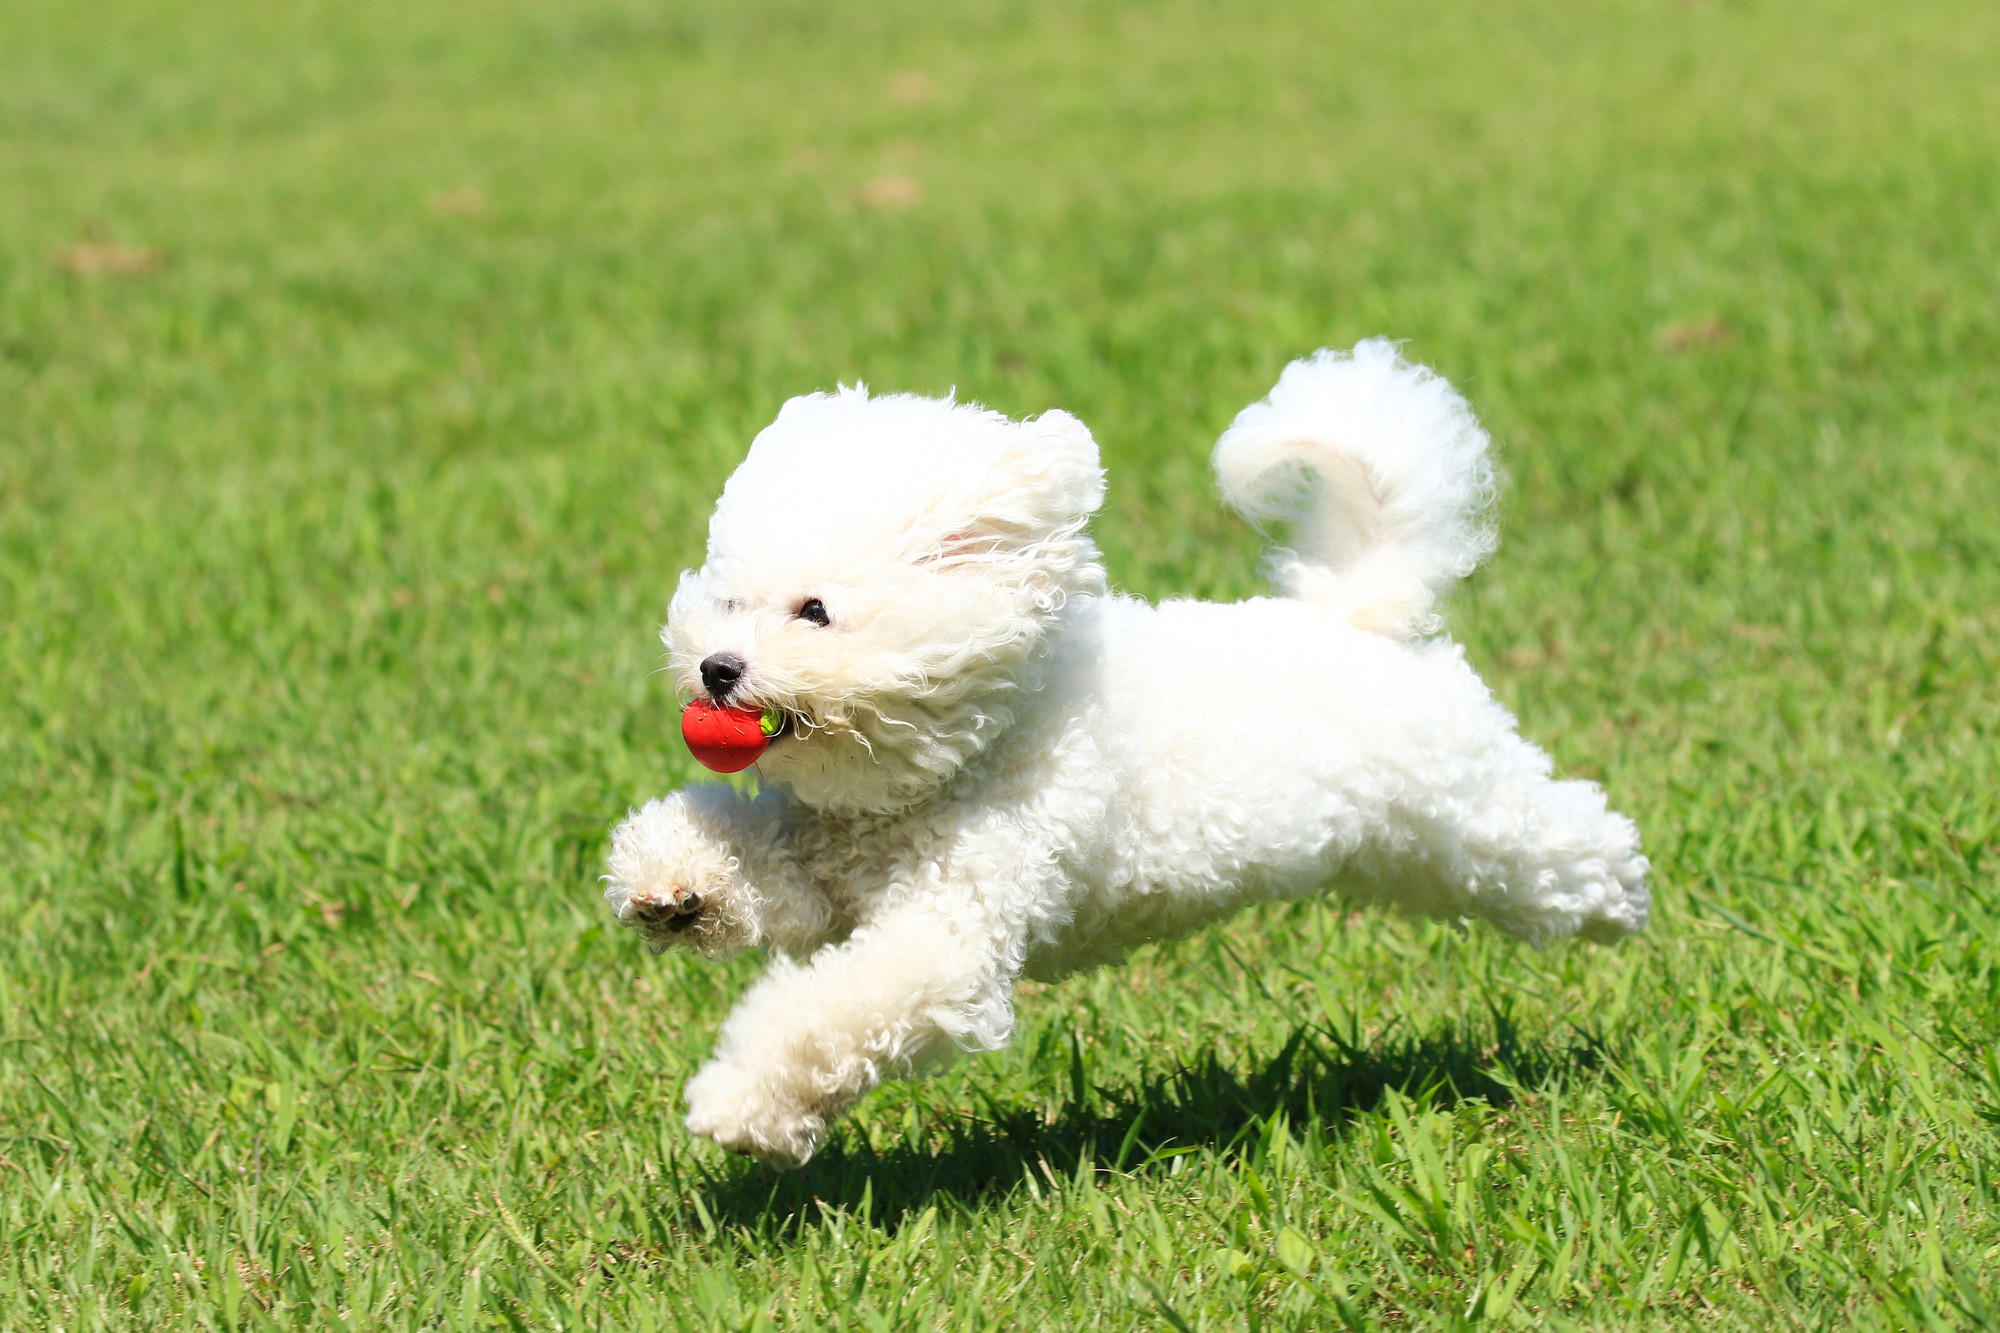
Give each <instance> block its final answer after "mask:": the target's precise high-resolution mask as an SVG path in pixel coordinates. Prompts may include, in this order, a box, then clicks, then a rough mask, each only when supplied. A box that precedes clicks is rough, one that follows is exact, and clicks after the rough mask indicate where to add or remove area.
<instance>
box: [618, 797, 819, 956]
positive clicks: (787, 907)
mask: <svg viewBox="0 0 2000 1333" xmlns="http://www.w3.org/2000/svg"><path fill="white" fill-rule="evenodd" d="M784 814H785V810H784V801H783V798H782V797H780V796H776V795H767V796H763V797H759V798H757V799H755V800H752V799H750V798H749V797H746V796H743V795H741V794H739V793H738V792H736V791H734V790H733V789H731V788H729V787H724V786H720V785H715V786H702V787H689V788H687V789H686V790H685V791H677V792H675V793H674V794H673V795H671V796H664V797H661V798H660V799H659V800H657V801H649V802H647V803H646V806H645V808H644V809H642V810H640V811H638V812H637V813H635V814H633V815H631V816H629V817H628V818H627V819H626V820H625V822H624V823H622V824H620V825H619V826H618V829H617V831H616V832H614V833H613V834H612V835H611V857H610V861H609V866H608V868H609V870H610V873H609V874H607V875H606V876H605V877H604V879H605V883H606V888H605V890H604V897H605V899H606V900H607V901H608V902H610V904H611V906H612V910H614V911H616V912H617V913H618V919H619V921H620V922H621V923H623V924H624V925H627V926H630V927H631V928H632V929H634V930H636V931H638V932H639V933H640V934H641V935H643V936H645V937H646V942H647V944H648V945H649V946H650V947H651V948H652V950H653V952H654V953H660V952H662V951H664V950H665V949H666V948H667V947H668V946H669V945H673V944H682V945H686V946H687V947H689V948H692V949H696V950H698V951H700V952H702V953H706V954H713V955H723V954H730V953H735V952H737V951H738V950H740V949H748V948H753V947H756V946H758V945H764V946H768V947H771V948H774V949H777V950H779V951H781V952H784V953H788V954H791V955H793V956H794V957H799V958H803V957H805V956H806V955H807V954H809V953H811V952H812V951H813V949H815V948H817V947H818V946H819V944H820V943H821V942H822V941H823V940H825V939H826V938H827V936H828V934H829V933H830V932H831V931H832V930H833V928H834V926H835V924H836V923H835V915H834V911H833V906H832V904H831V903H829V902H828V901H827V898H826V895H825V894H824V893H822V892H821V891H820V889H819V887H818V886H817V885H815V884H814V883H813V882H812V880H811V879H810V878H809V877H808V876H807V875H806V874H805V872H804V871H802V870H801V869H800V868H799V866H798V863H797V861H796V860H795V859H794V858H793V856H792V854H791V848H790V846H789V844H788V841H787V839H786V835H785V827H784Z"/></svg>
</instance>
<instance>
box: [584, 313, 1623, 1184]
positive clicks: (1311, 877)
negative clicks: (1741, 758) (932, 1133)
mask: <svg viewBox="0 0 2000 1333" xmlns="http://www.w3.org/2000/svg"><path fill="white" fill-rule="evenodd" d="M1215 468H1216V472H1217V474H1218V476H1219V478H1220V480H1221V484H1222V492H1223V497H1224V498H1225V499H1226V500H1227V501H1228V502H1229V503H1230V504H1231V505H1232V506H1234V507H1235V508H1236V509H1238V510H1239V511H1241V512H1242V513H1244V514H1245V515H1247V516H1249V517H1251V518H1252V519H1255V520H1271V519H1276V520H1284V521H1287V522H1290V523H1292V524H1293V525H1294V526H1293V533H1294V537H1295V547H1294V549H1289V550H1278V551H1275V552H1273V554H1272V557H1271V561H1270V568H1271V573H1272V575H1273V578H1274V581H1275V582H1276V584H1277V585H1278V587H1279V588H1281V589H1282V590H1283V592H1284V594H1285V595H1284V596H1283V597H1279V598H1256V599H1253V600H1251V601H1247V602H1241V603H1237V604H1234V605H1218V604H1214V603H1208V602H1195V601H1170V602H1166V603H1164V604H1162V605H1159V606H1151V605H1148V604H1146V603H1145V602H1142V601H1138V600H1136V599H1133V598H1130V597H1123V596H1119V595H1117V594H1114V593H1110V592H1108V591H1107V590H1106V587H1105V577H1104V569H1103V566H1102V564H1101V563H1100V562H1099V559H1098V554H1097V550H1096V548H1095V547H1094V546H1093V545H1092V544H1091V541H1090V538H1089V537H1088V536H1086V535H1085V532H1084V525H1085V524H1086V523H1087V522H1088V521H1089V518H1090V515H1091V513H1092V512H1093V511H1094V510H1096V508H1097V507H1098V504H1099V502H1100V501H1101V499H1102V498H1103V495H1104V479H1103V474H1102V471H1101V470H1100V468H1099V466H1098V459H1097V447H1096V445H1095V444H1094V443H1093V442H1092V440H1091V437H1090V432H1089V431H1088V430H1086V429H1085V428H1084V426H1083V424H1082V423H1081V422H1079V421H1078V420H1077V419H1076V418H1075V417H1072V416H1070V415H1068V414H1067V413H1064V412H1048V413H1046V414H1044V415H1042V416H1040V417H1036V418H1034V419H1033V420H1029V421H1021V422H1016V421H1010V420H1008V419H1006V418H1005V417H1003V416H1001V415H999V414H998V413H995V412H990V411H987V410H985V409H982V408H980V407H977V406H974V405H970V404H960V403H953V402H951V401H949V400H937V399H929V398H918V397H912V396H908V395H896V396H893V397H886V398H884V397H870V396H869V394H868V393H867V391H866V389H865V388H861V387H855V388H851V389H848V388H843V389H841V390H840V391H839V392H838V393H831V394H827V393H816V394H811V395H808V396H806V397H803V398H794V399H793V400H791V401H790V402H788V403H786V404H785V406H784V408H783V410H782V411H780V412H779V413H778V419H777V420H776V421H775V422H773V423H772V424H771V425H770V426H769V427H768V428H766V429H765V430H764V431H763V432H762V433H761V434H759V435H758V436H757V439H756V441H755V443H753V444H752V445H751V447H750V453H749V456H748V457H747V458H745V459H744V461H743V465H742V466H741V467H740V468H738V469H737V471H736V473H735V475H734V476H732V477H731V478H730V479H729V482H728V484H727V485H726V486H725V487H724V488H723V492H722V499H721V501H720V503H718V504H717V506H716V509H715V516H714V518H713V519H712V521H711V522H710V525H709V537H708V561H707V563H706V564H705V565H703V566H702V568H701V569H699V570H693V571H689V572H688V573H686V574H684V575H683V576H682V579H681V583H680V587H679V590H678V591H677V593H676V594H675V596H674V599H673V605H672V608H671V610H670V611H669V614H668V623H667V627H666V630H665V632H664V638H665V640H666V642H667V644H668V646H669V648H670V649H671V665H672V671H673V674H674V679H675V683H676V685H677V686H678V687H679V688H680V689H681V690H682V691H683V692H684V693H686V694H687V695H691V696H695V697H702V696H707V697H709V698H711V699H713V700H714V701H715V702H716V703H719V704H720V703H726V704H729V705H747V706H749V707H754V708H775V709H777V710H780V712H778V713H776V714H772V715H771V716H774V717H782V718H783V726H782V730H780V732H779V734H778V736H777V739H776V740H775V741H774V742H773V743H772V744H771V745H770V748H769V749H768V750H767V751H765V752H764V754H763V756H762V758H761V761H760V764H759V772H760V776H761V778H762V784H763V794H762V795H760V796H758V797H756V798H754V799H753V798H751V797H749V796H746V795H742V794H739V793H738V792H736V791H734V790H732V789H731V788H729V787H727V786H723V785H720V784H716V785H708V786H699V787H691V788H689V789H687V790H685V791H680V792H676V793H674V794H673V795H671V796H668V797H665V798H663V799H661V800H656V801H653V802H651V803H650V804H648V805H647V806H646V807H645V808H644V809H643V810H640V811H639V812H638V813H636V814H634V815H632V816H631V817H630V818H628V819H627V820H626V821H625V823H624V824H623V825H622V826H621V827H620V828H619V829H618V830H617V833H616V834H615V835H614V838H613V844H612V852H611V858H610V872H611V873H610V874H609V875H608V876H607V877H606V878H607V880H608V882H609V884H610V888H609V889H608V890H607V892H606V894H605V896H606V898H607V899H609V900H610V902H611V904H612V905H613V906H614V907H615V908H616V909H617V912H618V916H619V919H620V920H621V921H623V922H624V923H625V924H626V925H629V926H631V927H633V928H634V929H636V930H638V931H639V932H640V933H641V934H642V935H644V936H645V937H646V939H647V940H648V942H649V943H650V944H651V945H652V947H653V949H654V952H659V951H661V950H662V949H664V948H665V947H666V946H668V945H669V944H684V945H687V946H690V947H692V948H695V949H697V950H700V951H701V952H704V953H709V954H725V953H729V952H732V951H735V950H738V949H747V948H752V947H758V946H762V947H764V948H766V949H768V950H770V952H771V955H772V959H771V967H770V970H769V971H768V972H767V973H765V975H764V976H763V977H762V978H761V979H760V980H759V981H758V982H757V983H756V984H755V985H754V986H753V987H752V988H751V989H750V991H749V993H748V994H747V995H745V996H744V998H743V1000H742V1002H741V1003H740V1004H739V1005H738V1006H737V1008H736V1009H735V1011H734V1012H733V1013H731V1014H730V1015H729V1017H728V1019H727V1020H726V1021H725V1022H724V1024H723V1026H722V1035H721V1042H720V1044H719V1046H718V1048H717V1050H716V1053H715V1056H714V1058H713V1059H712V1060H711V1061H710V1062H709V1063H708V1064H707V1065H705V1066H704V1067H703V1068H702V1069H701V1071H700V1072H699V1073H698V1074H696V1076H695V1078H694V1079H693V1081H692V1082H690V1083H689V1085H688V1089H687V1098H688V1107H689V1110H688V1117H687V1123H688V1127H689V1128H690V1129H692V1130H694V1131H695V1132H696V1133H699V1134H705V1135H707V1136H709V1137H710V1138H712V1139H714V1140H715V1141H716V1142H717V1143H719V1144H721V1145H722V1146H724V1147H725V1148H730V1149H734V1150H736V1151H739V1152H746V1153H750V1154H753V1155H755V1156H757V1157H759V1158H762V1159H764V1160H765V1161H768V1162H771V1163H774V1164H780V1165H791V1164H796V1163H801V1162H804V1161H806V1160H807V1159H808V1158H809V1157H811V1156H812V1154H813V1152H814V1150H815V1149H816V1148H817V1147H818V1146H819V1145H820V1143H821V1141H822V1140H823V1139H824V1137H825V1135H826V1132H827V1125H828V1122H829V1121H831V1120H833V1119H834V1118H836V1117H837V1116H839V1115H840V1114H841V1113H842V1112H843V1111H845V1110H846V1109H847V1108H848V1107H850V1106H851V1105H852V1104H853V1103H854V1102H855V1101H856V1100H857V1099H858V1098H860V1097H861V1096H862V1095H863V1094H864V1093H866V1092H867V1091H868V1090H869V1089H871V1088H873V1087H874V1086H875V1085H876V1084H877V1083H878V1082H880V1081H881V1080H882V1079H884V1078H886V1077H894V1076H907V1075H910V1074H913V1073H916V1072H918V1071H921V1070H923V1069H924V1068H926V1067H929V1066H934V1065H936V1064H937V1063H938V1062H940V1061H942V1060H945V1059H946V1058H948V1057H949V1056H950V1054H951V1053H952V1052H953V1050H954V1049H955V1048H969V1049H993V1048H997V1047H1000V1046H1002V1045H1004V1044H1005V1043H1006V1042H1007V1040H1008V1037H1009V1034H1010V1033H1011V1031H1012V1029H1013V1025H1014V1015H1013V1003H1012V992H1013V986H1014V981H1015V979H1016V978H1017V977H1021V976H1030V977H1034V978H1037V979H1050V978H1055V977H1060V976H1063V975H1065V974H1067V973H1071V972H1074V971H1077V970H1078V969H1081V968H1087V967H1092V966H1095V965H1097V964H1100V963H1105V962H1110V961H1113V960H1116V959H1118V958H1119V957H1121V956H1122V955H1124V954H1125V953H1127V952H1128V951H1129V950H1131V949H1133V948H1134V947H1136V946H1138V945H1140V944H1143V943H1145V942H1146V941H1149V940H1159V939H1165V938H1168V937H1171V936H1176V935H1182V934H1185V933H1187V932H1189V931H1192V930H1194V929H1196V928H1198V927H1200V926H1202V925H1205V924H1207V923H1209V922H1213V921H1217V920H1220V919H1222V918H1224V917H1227V916H1228V915H1230V914H1231V913H1233V912H1235V911H1236V910H1237V909H1238V908H1240V907H1242V906H1243V905H1244V904H1245V903H1251V902H1259V901H1263V900H1268V899H1292V898H1303V897H1307V896H1310V895H1315V894H1319V893H1323V892H1326V891H1328V890H1329V889H1331V890H1335V891H1337V892H1339V893H1341V894H1344V895H1348V896H1350V897H1354V898H1358V899H1364V900H1368V901H1373V902H1379V903H1384V904H1387V905H1389V906H1392V907H1395V908H1399V909H1401V910H1404V911H1409V912H1418V913H1424V914H1428V915H1432V916H1439V917H1448V918H1454V919H1456V918H1465V917H1478V918H1481V919H1483V920H1486V921H1490V922H1492V923H1493V924H1494V925H1495V926H1497V927H1499V928H1500V929H1501V930H1503V931H1505V932H1507V933H1508V934H1510V935H1515V936H1518V937H1520V938H1522V939H1526V940H1530V941H1533V942H1535V943H1537V944H1539V943H1542V942H1545V941H1549V940H1554V939H1559V938H1561V937H1564V936H1568V935H1572V934H1577V933H1581V934H1582V935H1583V936H1584V937H1585V938H1587V939H1591V940H1597V941H1611V940H1616V939H1618V938H1620V937H1621V936H1624V935H1626V934H1628V933H1630V932H1633V931H1637V930H1639V929H1641V928H1643V927H1644V925H1645V923H1646V913H1647V906H1648V897H1647V891H1646V887H1645V876H1646V870H1647V866H1646V859H1645V857H1643V856H1641V855H1640V853H1639V836H1638V830H1637V829H1636V828H1634V827H1633V824H1632V822H1631V821H1630V820H1629V819H1626V818H1625V817H1624V816H1622V815H1619V814H1616V813H1613V812H1612V811H1609V810H1607V809H1606V808H1605V802H1604V795H1603V793H1602V792H1601V791H1600V790H1599V789H1598V788H1597V787H1596V786H1595V785H1593V784H1591V783H1588V782H1574V781H1572V782H1564V781H1558V780H1556V779H1555V778H1553V777H1552V776H1550V762H1549V759H1548V757H1547V756H1546V755H1545V754H1543V753H1542V751H1540V750H1538V749H1536V748H1535V747H1534V746H1533V745H1531V744H1529V743H1528V742H1527V741H1525V740H1523V739H1522V738H1521V737H1520V736H1519V734H1517V732H1516V730H1515V723H1514V719H1513V718H1512V717H1511V716H1509V715H1508V713H1507V711H1506V710H1505V709H1504V708H1502V707H1501V706H1500V704H1499V703H1497V702H1496V701H1495V700H1494V698H1493V696H1492V695H1491V693H1489V692H1488V690H1487V689H1486V687H1485V686H1484V685H1483V684H1481V682H1480V680H1479V678H1478V677H1477V676H1475V675H1474V674H1473V672H1472V670H1471V668H1470V667H1468V666H1467V665H1466V662H1465V656H1464V653H1463V651H1462V650H1461V649H1460V648H1459V647H1458V646H1457V645H1455V644H1453V643H1452V642H1451V641H1450V640H1449V639H1446V638H1444V637H1441V636H1440V635H1438V629H1439V620H1438V617H1437V616H1436V615H1435V614H1433V607H1434V605H1435V604H1436V601H1437V598H1438V597H1439V595H1440V594H1442V593H1443V592H1445V590H1446V589H1447V588H1449V587H1450V586H1451V584H1452V583H1453V582H1454V581H1455V580H1456V579H1458V578H1459V577H1460V576H1462V575H1464V574H1467V573H1469V572H1470V571H1471V570H1472V568H1473V566H1474V565H1476V564H1477V563H1478V562H1479V560H1480V559H1481V558H1482V557H1484V556H1485V555H1486V554H1487V553H1488V552H1490V551H1491V550H1492V548H1493V544H1494V536H1493V530H1492V527H1491V524H1490V521H1489V519H1488V517H1487V513H1488V510H1489V508H1490V505H1491V501H1492V499H1493V494H1494V472H1493V467H1492V464H1491V462H1490V460H1489V458H1488V442H1487V438H1486V434H1485V432H1484V431H1483V430H1481V429H1480V427H1479V424H1478V423H1477V422H1476V421H1475V420H1474V418H1473V415H1472V413H1471V411H1470V409H1469V408H1468V407H1467V405H1466V403H1465V400H1464V399H1463V398H1461V397H1460V396H1459V395H1458V394H1457V393H1456V392H1455V391H1454V390H1453V389H1452V387H1451V386H1450V385H1449V384H1447V383H1446V382H1445V381H1444V380H1442V379H1440V378H1439V377H1438V376H1437V375H1435V374H1433V373H1432V372H1430V371H1428V370H1426V369H1424V368H1421V367H1418V366H1412V365H1410V364H1408V363H1406V362H1404V361H1403V360H1402V359H1401V358H1400V357H1399V356H1398V355H1397V352H1396V348H1395V346H1394V344H1392V343H1390V342H1387V341H1385V340H1381V339H1373V340H1370V341H1368V342H1364V343H1362V344H1360V345H1359V346H1358V347H1356V348H1355V349H1354V350H1353V352H1351V353H1338V352H1321V353H1319V354H1318V355H1316V356H1314V357H1312V358H1310V359H1308V360H1303V361H1298V362H1295V363H1294V364H1292V365H1291V366H1290V367H1288V368H1287V369H1286V370H1285V373H1284V375H1283V376H1282V378H1280V379H1279V381H1278V384H1277V387H1276V388H1275V389H1273V390H1272V392H1271V395H1270V397H1268V398H1267V399H1265V400H1264V401H1262V402H1260V403H1256V404H1254V405H1252V406H1251V407H1248V408H1246V409H1244V411H1243V413H1242V414H1241V415H1240V416H1238V417H1237V418H1236V422H1235V424H1234V425H1232V426H1231V427H1230V429H1229V431H1228V432H1227V433H1226V434H1225V435H1224V436H1223V437H1222V440H1221V442H1220V443H1219V444H1217V446H1216V449H1215Z"/></svg>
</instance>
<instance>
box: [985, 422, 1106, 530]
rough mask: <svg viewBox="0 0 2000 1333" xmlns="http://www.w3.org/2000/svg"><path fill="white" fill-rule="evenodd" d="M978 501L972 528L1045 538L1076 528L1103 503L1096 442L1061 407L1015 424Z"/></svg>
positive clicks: (1101, 478)
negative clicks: (1011, 437)
mask: <svg viewBox="0 0 2000 1333" xmlns="http://www.w3.org/2000/svg"><path fill="white" fill-rule="evenodd" d="M1012 429H1013V435H1014V438H1013V439H1012V440H1010V441H1008V443H1007V447H1006V448H1004V449H1003V450H1002V451H1001V452H1000V454H999V456H998V457H997V458H996V459H995V460H994V464H993V467H992V469H991V470H990V471H989V472H988V473H987V475H986V478H985V482H984V485H983V487H982V492H983V493H982V494H980V495H979V496H978V497H977V498H976V499H975V501H974V506H975V508H976V510H977V513H976V516H975V521H974V522H972V523H970V524H967V525H966V527H967V529H968V530H970V531H975V532H983V533H988V534H992V535H995V536H1003V537H1007V538H1012V539H1016V540H1020V539H1025V540H1027V541H1040V540H1046V539H1047V538H1050V537H1056V536H1061V535H1064V534H1067V533H1071V532H1074V531H1076V530H1077V529H1078V528H1080V527H1082V526H1083V524H1085V523H1086V522H1088V521H1089V519H1090V516H1091V515H1092V514H1094V513H1096V512H1097V507H1098V506H1099V505H1101V504H1103V503H1104V469H1103V468H1102V467H1100V466H1099V465H1098V461H1097V441H1096V440H1093V439H1092V438H1091V437H1090V430H1089V428H1088V427H1086V426H1085V425H1084V424H1083V423H1082V422H1081V421H1078V420H1077V419H1076V418H1075V417H1073V416H1071V415H1070V414H1069V413H1067V412H1063V411H1051V412H1044V413H1043V414H1042V415H1041V416H1039V417H1034V418H1032V419H1030V420H1028V421H1022V422H1018V423H1015V424H1014V425H1013V427H1012Z"/></svg>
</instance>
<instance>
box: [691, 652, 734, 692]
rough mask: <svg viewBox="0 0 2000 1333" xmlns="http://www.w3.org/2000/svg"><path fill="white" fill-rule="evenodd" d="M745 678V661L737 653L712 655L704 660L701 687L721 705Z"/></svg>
mask: <svg viewBox="0 0 2000 1333" xmlns="http://www.w3.org/2000/svg"><path fill="white" fill-rule="evenodd" d="M742 678H743V659H742V658H740V657H738V656H737V655H736V654H735V653H711V654H710V655H709V656H707V657H706V658H703V659H702V663H701V687H702V688H703V689H705V690H707V691H708V693H709V697H710V698H712V699H714V700H715V701H716V702H717V703H721V702H722V701H723V700H724V699H725V698H727V697H728V695H729V691H730V690H732V689H734V688H735V686H736V682H737V681H738V680H741V679H742Z"/></svg>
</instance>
